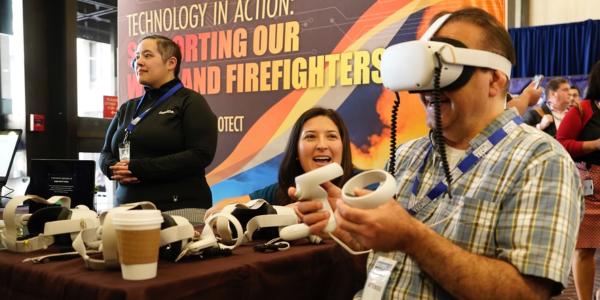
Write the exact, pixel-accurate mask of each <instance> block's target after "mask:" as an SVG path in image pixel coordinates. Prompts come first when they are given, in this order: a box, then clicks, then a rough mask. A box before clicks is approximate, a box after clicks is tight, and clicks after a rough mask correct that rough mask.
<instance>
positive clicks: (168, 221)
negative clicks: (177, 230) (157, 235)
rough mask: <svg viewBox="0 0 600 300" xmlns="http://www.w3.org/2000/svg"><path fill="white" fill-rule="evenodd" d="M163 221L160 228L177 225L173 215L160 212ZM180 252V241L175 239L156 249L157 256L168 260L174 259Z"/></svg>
mask: <svg viewBox="0 0 600 300" xmlns="http://www.w3.org/2000/svg"><path fill="white" fill-rule="evenodd" d="M162 217H163V220H164V221H163V223H162V224H161V225H160V230H163V229H167V228H171V227H174V226H177V222H176V221H175V219H173V217H171V216H170V215H167V214H165V213H163V214H162ZM180 253H181V242H179V241H177V242H175V243H172V244H168V245H164V246H162V247H160V249H159V250H158V257H160V258H161V259H166V260H170V261H175V259H177V257H178V256H179V254H180Z"/></svg>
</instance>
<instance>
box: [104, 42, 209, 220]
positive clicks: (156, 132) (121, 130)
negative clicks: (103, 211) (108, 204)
mask: <svg viewBox="0 0 600 300" xmlns="http://www.w3.org/2000/svg"><path fill="white" fill-rule="evenodd" d="M132 65H133V66H134V68H135V73H136V75H137V79H138V82H139V83H140V84H142V85H144V91H145V92H144V96H142V97H141V98H135V99H132V100H130V101H127V102H126V103H124V104H123V105H121V108H120V109H119V111H118V112H117V114H116V116H115V118H114V119H113V121H112V123H111V124H110V127H109V128H108V132H107V133H106V141H105V143H104V148H103V149H102V152H101V155H100V166H101V169H102V171H103V172H104V174H106V176H107V177H109V178H111V179H113V180H118V181H119V186H118V188H117V197H116V203H115V205H120V204H125V203H132V202H139V201H150V202H153V203H154V204H155V205H156V207H157V208H158V209H160V210H162V211H166V212H167V213H170V214H175V215H181V216H184V217H186V218H188V219H189V220H190V221H192V222H202V220H203V217H204V212H205V210H206V209H207V208H209V207H210V206H211V205H212V194H211V191H210V188H209V186H208V183H207V182H206V177H205V172H204V168H206V167H207V166H208V165H209V164H210V163H211V162H212V160H213V158H214V156H215V150H216V147H217V118H216V116H215V115H214V113H213V112H212V111H211V109H210V107H209V106H208V103H207V102H206V100H205V99H204V97H202V96H201V95H200V94H198V93H196V92H195V91H193V90H190V89H187V88H184V87H183V84H182V83H181V80H179V78H178V76H179V69H180V66H181V49H180V48H179V46H178V45H177V44H176V43H175V42H173V41H172V40H170V39H169V38H167V37H164V36H161V35H155V34H151V35H146V36H144V37H142V39H141V40H140V42H139V44H138V48H137V51H136V58H135V61H134V62H133V63H132ZM120 152H121V153H120ZM127 154H128V155H127Z"/></svg>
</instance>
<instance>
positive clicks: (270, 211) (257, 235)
mask: <svg viewBox="0 0 600 300" xmlns="http://www.w3.org/2000/svg"><path fill="white" fill-rule="evenodd" d="M276 214H277V210H275V208H273V206H272V205H271V204H269V203H263V205H261V206H260V207H259V208H257V209H234V210H233V211H232V212H231V215H232V216H234V217H235V218H236V219H237V220H238V221H240V224H241V225H242V230H244V231H246V225H247V224H248V221H250V219H252V218H254V217H256V216H261V215H276ZM229 227H230V229H231V237H232V238H234V239H235V238H237V237H238V233H237V231H236V230H235V227H234V226H229ZM273 232H274V234H275V237H278V236H279V229H278V228H277V227H269V228H259V229H258V230H256V231H255V232H254V234H253V235H252V239H253V240H255V239H265V238H268V236H272V235H273ZM265 235H266V236H267V237H265ZM275 237H273V238H275Z"/></svg>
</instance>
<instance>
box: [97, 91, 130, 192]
mask: <svg viewBox="0 0 600 300" xmlns="http://www.w3.org/2000/svg"><path fill="white" fill-rule="evenodd" d="M126 105H127V103H123V105H121V108H120V109H119V110H118V111H117V113H116V115H115V117H114V118H113V119H112V122H110V126H108V130H107V131H106V139H105V140H104V147H103V148H102V151H100V159H99V160H98V164H100V170H102V173H104V175H105V176H106V177H108V178H109V179H111V177H112V176H113V171H112V170H111V169H110V167H112V166H114V165H115V164H116V163H118V162H119V158H118V157H116V156H115V155H114V154H113V153H112V149H111V143H112V140H113V136H114V135H115V133H116V132H117V128H118V127H119V118H120V117H121V110H124V108H125V106H126ZM111 180H113V179H111Z"/></svg>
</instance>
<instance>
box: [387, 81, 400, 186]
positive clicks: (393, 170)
mask: <svg viewBox="0 0 600 300" xmlns="http://www.w3.org/2000/svg"><path fill="white" fill-rule="evenodd" d="M395 94H396V101H394V106H393V107H392V122H391V124H390V125H391V126H390V127H391V130H390V131H391V132H390V134H391V136H390V161H389V164H388V172H389V173H390V174H392V176H395V173H396V123H397V121H398V120H397V119H398V107H399V106H400V95H398V92H395Z"/></svg>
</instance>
